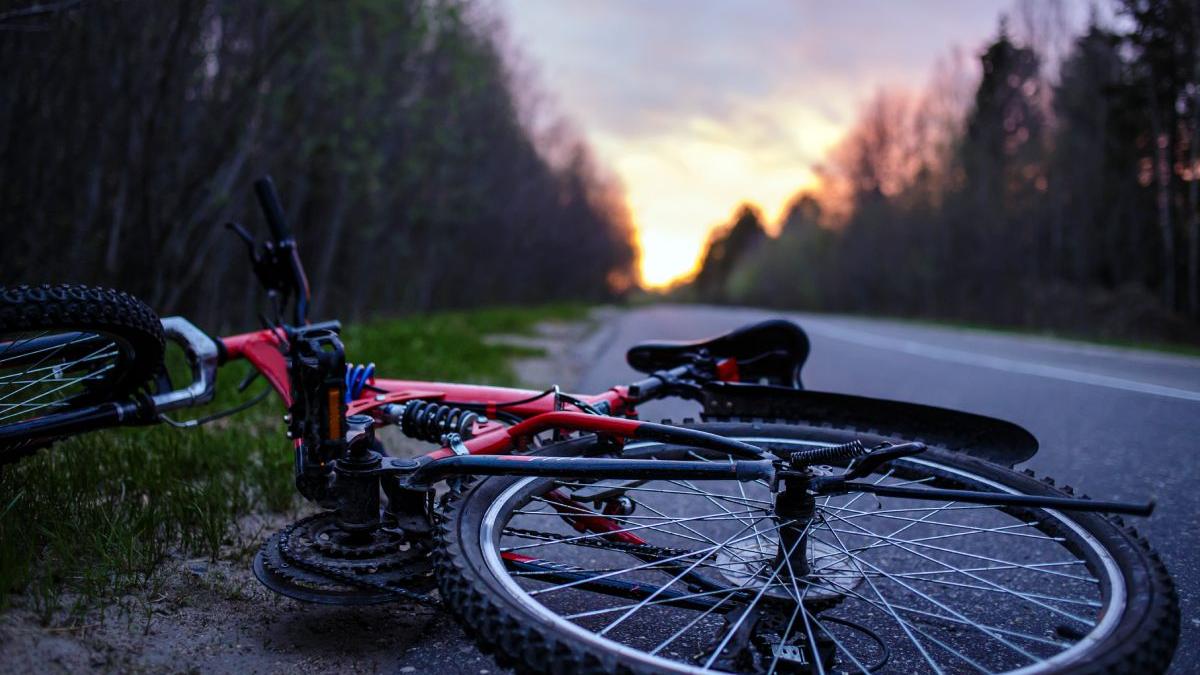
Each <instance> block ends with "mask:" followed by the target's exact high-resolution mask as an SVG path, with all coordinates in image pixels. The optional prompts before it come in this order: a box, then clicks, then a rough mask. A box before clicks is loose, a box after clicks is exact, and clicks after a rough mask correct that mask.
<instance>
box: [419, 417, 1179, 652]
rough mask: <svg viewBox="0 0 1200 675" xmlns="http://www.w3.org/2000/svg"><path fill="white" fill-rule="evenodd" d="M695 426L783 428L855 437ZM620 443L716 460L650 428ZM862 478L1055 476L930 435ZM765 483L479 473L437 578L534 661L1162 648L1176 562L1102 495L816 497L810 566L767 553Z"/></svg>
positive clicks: (487, 637) (752, 439) (800, 442)
mask: <svg viewBox="0 0 1200 675" xmlns="http://www.w3.org/2000/svg"><path fill="white" fill-rule="evenodd" d="M699 428H702V429H704V430H706V431H712V432H715V433H720V434H722V435H726V436H731V437H735V438H738V439H739V440H743V441H745V442H748V443H753V444H757V445H760V447H761V446H764V445H767V446H771V447H774V448H779V449H796V450H798V449H803V448H805V447H814V446H823V445H830V444H836V443H841V442H845V441H847V440H849V439H850V438H851V437H850V436H849V435H847V434H845V433H842V432H838V431H834V430H828V429H816V428H810V427H802V426H793V425H767V424H715V425H700V426H699ZM591 442H592V441H590V440H588V439H579V440H574V441H567V442H565V443H561V444H557V445H554V446H548V447H547V448H546V449H545V450H544V451H545V452H555V453H562V454H576V453H579V452H583V451H586V450H588V449H589V448H588V445H589V444H590V443H591ZM626 455H627V456H634V457H641V458H644V459H646V460H648V461H653V460H654V459H656V458H659V459H692V460H695V461H728V459H729V458H728V457H726V456H722V455H719V454H716V453H712V452H708V451H699V450H696V449H693V448H687V447H680V446H673V445H665V444H661V443H638V444H636V445H632V444H631V445H629V446H627V448H626ZM869 480H870V481H871V482H875V483H878V484H884V485H924V486H930V487H942V488H951V489H968V490H982V491H993V492H998V493H1010V494H1026V495H1054V496H1062V495H1063V492H1061V491H1059V490H1056V489H1055V488H1054V487H1053V486H1052V485H1051V484H1047V483H1046V482H1043V481H1038V480H1036V479H1034V478H1033V477H1032V476H1031V475H1025V474H1020V473H1016V472H1013V471H1010V470H1007V469H1005V468H1003V467H1000V466H997V465H994V464H991V463H988V462H984V461H980V460H976V459H973V458H970V457H967V456H964V455H962V454H958V453H951V452H948V451H944V450H937V449H930V450H929V451H927V452H926V453H924V454H922V455H919V456H915V457H910V458H905V459H902V460H896V461H893V462H891V463H890V464H887V465H885V466H884V467H882V468H881V469H880V470H879V471H878V472H877V473H876V474H875V475H873V476H871V477H870V478H869ZM774 500H775V495H774V493H773V492H772V490H771V488H770V486H768V485H766V484H764V483H744V484H743V483H737V482H730V483H721V482H693V481H687V480H664V481H650V482H631V481H600V482H591V483H589V482H586V481H582V480H562V479H546V478H534V477H518V478H512V477H495V478H488V479H486V480H482V481H480V482H478V483H475V484H474V485H472V486H469V487H468V488H466V489H465V490H464V491H463V492H462V493H461V494H460V495H459V496H458V497H456V498H455V499H453V500H452V501H451V503H450V505H449V506H448V510H447V513H446V514H445V516H446V518H445V520H444V522H443V525H442V528H441V531H440V545H439V550H438V572H439V576H440V579H441V584H442V593H443V595H444V597H445V599H446V600H447V601H448V602H449V603H450V605H451V606H452V607H453V608H454V609H455V610H456V612H457V613H458V615H459V616H460V618H461V619H462V620H463V621H464V622H465V623H466V624H467V625H468V626H469V627H470V628H471V629H473V631H472V632H474V634H475V635H476V636H477V637H478V638H479V639H480V640H481V641H483V642H484V643H486V644H488V646H490V647H492V648H494V649H496V651H497V652H498V653H499V654H501V655H502V656H503V657H504V658H505V659H508V660H512V661H515V662H517V663H519V664H521V665H522V666H524V667H526V668H529V669H531V670H535V671H545V672H566V671H595V672H614V671H619V670H630V671H634V672H694V671H704V670H717V671H731V672H813V673H817V672H844V671H848V672H895V673H917V672H931V673H950V672H985V673H993V672H1030V673H1032V672H1038V673H1059V672H1093V671H1094V672H1132V671H1136V672H1151V671H1158V670H1162V669H1165V668H1166V666H1167V664H1168V663H1169V662H1170V658H1171V655H1172V653H1173V651H1174V646H1175V641H1176V639H1177V634H1178V608H1177V601H1176V598H1175V591H1174V587H1173V585H1172V583H1171V580H1170V578H1169V577H1168V576H1167V573H1166V571H1165V569H1164V568H1163V566H1162V564H1161V562H1160V561H1159V560H1158V558H1157V556H1156V555H1155V554H1154V553H1153V552H1152V551H1150V549H1149V548H1148V547H1147V545H1146V543H1145V541H1144V540H1141V539H1139V538H1138V537H1137V536H1136V535H1135V534H1133V533H1132V532H1131V531H1130V530H1128V529H1126V528H1125V527H1123V526H1122V525H1120V524H1119V523H1118V522H1117V521H1114V520H1112V519H1109V518H1108V517H1106V516H1103V515H1100V514H1094V513H1068V512H1062V511H1055V510H1051V509H1037V508H1014V507H1001V506H989V505H980V504H961V503H955V502H945V501H937V502H933V501H926V500H916V499H910V498H905V499H901V498H890V497H879V498H877V497H875V496H874V495H871V494H866V493H852V494H848V495H840V496H837V497H832V498H825V497H822V498H819V499H818V500H817V506H816V511H815V513H814V514H813V517H812V518H811V520H810V521H809V525H808V527H807V538H806V540H805V545H806V546H807V560H808V565H809V569H808V570H800V571H797V570H796V569H795V568H794V567H793V566H792V564H791V562H790V560H792V559H794V557H789V556H786V555H780V547H781V544H780V540H781V537H780V535H779V532H780V531H781V528H782V527H784V526H786V525H787V524H788V523H786V522H784V520H785V518H784V517H782V516H780V515H779V514H778V513H776V511H775V508H774ZM784 541H785V542H786V541H788V540H787V539H786V538H785V539H784ZM795 545H798V544H793V546H795Z"/></svg>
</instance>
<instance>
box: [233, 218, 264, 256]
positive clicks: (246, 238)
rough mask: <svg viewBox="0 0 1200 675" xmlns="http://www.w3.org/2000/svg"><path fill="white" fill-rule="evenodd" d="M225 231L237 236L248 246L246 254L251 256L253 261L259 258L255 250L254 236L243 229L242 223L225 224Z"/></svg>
mask: <svg viewBox="0 0 1200 675" xmlns="http://www.w3.org/2000/svg"><path fill="white" fill-rule="evenodd" d="M225 229H227V230H229V231H230V232H232V233H234V234H236V235H237V236H238V237H239V238H240V239H241V240H242V242H243V243H245V244H246V252H247V253H249V254H250V259H251V260H252V261H253V260H254V259H255V258H257V257H258V256H257V253H256V252H255V250H254V235H252V234H250V231H249V230H247V229H246V228H245V227H243V226H242V224H241V223H235V222H233V221H230V222H228V223H225Z"/></svg>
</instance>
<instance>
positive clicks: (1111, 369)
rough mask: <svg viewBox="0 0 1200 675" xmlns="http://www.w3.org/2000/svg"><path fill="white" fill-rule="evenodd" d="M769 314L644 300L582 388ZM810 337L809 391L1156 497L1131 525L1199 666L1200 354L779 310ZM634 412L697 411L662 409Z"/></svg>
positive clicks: (1098, 488)
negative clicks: (1003, 439) (986, 430)
mask: <svg viewBox="0 0 1200 675" xmlns="http://www.w3.org/2000/svg"><path fill="white" fill-rule="evenodd" d="M769 316H779V314H772V313H768V312H764V311H758V310H749V309H730V308H710V307H697V306H654V307H648V308H643V309H638V310H635V311H631V312H628V313H625V314H622V315H620V316H619V317H617V318H616V319H615V320H614V321H612V322H611V323H610V324H609V325H608V326H606V327H605V328H604V329H603V330H601V331H600V332H599V333H598V334H596V335H595V336H594V337H593V338H592V340H591V343H590V344H589V345H586V346H585V347H586V351H587V352H588V354H589V360H590V361H591V363H590V365H589V366H588V367H587V368H586V369H585V370H584V373H583V376H582V377H581V378H580V381H579V382H577V383H575V384H576V385H577V386H578V390H580V391H598V390H601V389H604V388H606V387H608V386H611V385H612V384H615V383H619V382H625V381H629V380H631V379H632V378H633V376H634V373H633V371H632V370H631V369H630V368H629V367H628V366H626V365H625V362H624V351H625V349H626V348H628V347H629V346H630V345H632V344H634V343H636V342H638V341H640V340H645V339H655V338H658V339H695V338H701V337H706V336H710V335H715V334H719V333H722V332H724V331H726V330H729V329H732V328H735V327H737V326H739V325H741V324H744V323H747V322H751V321H756V320H759V319H763V318H767V317H769ZM784 316H785V317H786V318H791V319H793V320H796V321H798V322H799V323H800V324H801V325H802V326H803V327H804V328H805V329H806V330H807V331H808V333H809V336H810V338H811V340H812V345H813V349H812V354H811V356H810V357H809V360H808V364H807V366H806V367H805V369H804V382H805V386H806V387H808V388H810V389H817V390H825V391H833V392H842V393H852V394H858V395H864V396H874V397H880V398H890V399H898V400H903V401H911V402H915V403H924V404H931V405H938V406H944V407H948V408H954V409H958V410H964V411H969V412H974V413H979V414H983V415H991V416H994V417H999V418H1002V419H1006V420H1009V421H1012V422H1015V423H1017V424H1020V425H1022V426H1024V427H1025V428H1027V429H1029V430H1030V431H1031V432H1032V433H1033V434H1034V435H1035V436H1036V437H1037V438H1038V440H1039V442H1040V444H1041V451H1040V452H1039V453H1038V454H1037V456H1036V457H1034V458H1033V459H1032V460H1031V461H1030V462H1029V463H1028V466H1029V467H1030V468H1033V469H1034V470H1036V471H1037V472H1038V473H1039V474H1043V475H1050V476H1053V477H1055V478H1056V479H1058V480H1059V482H1060V483H1068V484H1071V485H1073V486H1074V487H1075V488H1076V489H1077V490H1079V491H1082V492H1084V493H1086V494H1089V495H1091V496H1093V497H1095V498H1107V499H1129V500H1144V499H1146V498H1150V497H1152V498H1154V499H1156V500H1157V502H1158V509H1157V511H1156V512H1155V514H1154V516H1152V517H1151V518H1149V519H1145V520H1144V521H1142V522H1140V523H1138V524H1137V527H1138V529H1139V530H1140V531H1142V532H1143V533H1144V534H1146V535H1147V536H1148V537H1149V538H1150V541H1151V543H1152V544H1153V546H1154V547H1155V548H1157V549H1158V551H1159V552H1160V553H1161V554H1162V557H1163V559H1164V561H1165V562H1166V564H1167V566H1168V568H1169V569H1170V571H1171V574H1172V575H1173V577H1174V578H1175V580H1176V584H1177V586H1178V588H1179V595H1180V602H1181V607H1182V613H1183V633H1182V637H1181V640H1180V648H1179V650H1178V652H1177V653H1176V656H1175V661H1174V664H1173V668H1172V672H1179V673H1185V672H1197V670H1200V644H1198V643H1200V547H1198V545H1197V544H1198V537H1197V532H1198V531H1200V490H1197V489H1196V486H1195V483H1196V481H1197V479H1200V472H1198V471H1197V466H1198V464H1200V460H1198V459H1197V457H1196V456H1197V453H1200V359H1197V358H1188V357H1180V356H1173V355H1165V354H1159V353H1153V352H1144V351H1134V350H1126V349H1115V348H1105V347H1094V346H1086V345H1080V344H1076V343H1068V342H1062V341H1056V340H1047V339H1042V338H1035V337H1027V336H1017V335H1009V334H998V333H985V332H979V331H968V330H960V329H951V328H938V327H929V326H923V325H912V324H907V323H901V322H894V321H878V320H867V319H859V318H849V317H834V316H826V315H803V314H791V315H784ZM644 412H645V414H644V418H646V419H654V418H655V417H669V418H674V419H676V420H678V419H681V418H684V417H691V416H698V408H697V407H696V406H695V405H693V404H690V403H686V402H682V403H673V402H661V403H655V404H652V405H651V406H646V407H645V408H644Z"/></svg>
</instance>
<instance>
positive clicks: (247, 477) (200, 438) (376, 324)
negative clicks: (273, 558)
mask: <svg viewBox="0 0 1200 675" xmlns="http://www.w3.org/2000/svg"><path fill="white" fill-rule="evenodd" d="M586 315H587V309H586V308H585V307H582V306H576V305H558V306H550V307H542V308H519V309H504V308H501V309H485V310H477V311H467V312H448V313H440V314H432V315H424V316H409V317H404V318H400V319H389V320H378V321H371V322H368V323H364V324H358V325H351V326H347V327H346V329H345V331H344V338H345V343H346V354H347V360H348V361H351V362H355V363H366V362H369V361H374V362H375V363H376V365H377V367H378V368H379V371H380V373H381V374H383V375H386V376H388V377H397V378H413V379H439V380H447V381H453V380H462V381H472V382H481V383H490V384H501V385H504V384H513V383H514V382H515V380H516V377H515V374H514V373H513V371H512V369H511V368H510V367H509V360H510V359H512V358H513V357H514V356H534V355H537V354H539V352H538V350H533V349H528V348H517V347H511V346H505V345H493V344H488V343H486V342H485V341H484V337H485V336H486V335H493V334H498V333H508V334H529V333H531V332H532V331H533V327H534V326H535V325H536V324H537V323H538V322H540V321H544V320H580V319H583V318H585V317H586ZM169 356H170V357H171V358H169V361H168V363H169V365H170V366H171V371H172V373H176V372H180V369H181V366H182V363H181V357H180V356H179V355H174V356H171V355H169ZM247 367H248V366H247V365H245V364H234V365H231V366H230V367H228V368H227V369H226V370H225V371H223V372H222V373H221V375H220V377H219V378H218V394H217V399H216V401H214V402H213V403H212V404H210V405H208V406H205V407H204V408H203V409H196V410H193V411H186V412H185V413H183V414H189V415H196V416H199V415H203V414H207V413H211V412H215V411H217V410H220V409H222V408H225V407H228V406H229V405H231V404H233V403H236V402H237V401H240V400H245V399H246V398H248V397H249V396H250V395H252V394H253V392H254V391H257V390H258V388H259V387H262V386H265V385H264V384H263V383H262V382H261V381H260V382H257V383H255V384H254V385H252V386H251V387H250V390H249V391H247V392H245V393H239V392H237V391H236V385H237V383H238V382H239V381H240V380H241V379H242V376H243V375H244V373H245V372H246V371H245V370H244V369H245V368H247ZM281 414H282V411H281V406H280V402H279V400H278V398H276V397H275V396H273V395H272V396H271V397H269V398H268V399H267V401H265V402H264V403H262V404H260V405H259V406H257V407H255V408H253V409H251V410H249V411H247V412H244V413H242V414H240V415H238V416H236V417H233V418H228V419H225V420H220V421H218V422H215V423H213V424H210V425H207V426H205V427H201V428H198V429H190V430H180V429H174V428H170V427H166V426H155V427H147V428H138V429H120V430H112V431H104V432H97V433H92V434H88V435H86V436H81V437H77V438H74V439H70V440H67V441H63V442H61V443H59V444H57V445H55V446H53V447H52V448H50V449H47V450H41V451H39V452H38V453H37V455H35V456H33V457H30V458H28V459H25V460H23V461H21V462H20V463H18V464H15V465H10V466H6V467H0V606H6V605H8V604H9V603H11V602H12V601H13V599H14V598H15V597H22V598H26V599H27V601H28V602H29V603H30V604H31V606H32V607H34V608H35V609H36V610H37V611H39V612H40V614H41V616H42V618H43V621H44V622H47V623H48V622H51V621H52V620H53V619H54V617H55V616H57V615H58V614H59V613H60V612H61V611H62V610H67V611H68V614H69V615H77V614H80V613H82V612H85V611H87V610H89V609H91V608H93V607H95V606H96V604H97V603H98V602H99V601H102V600H103V599H105V598H113V597H119V596H120V595H123V594H125V593H127V592H130V591H131V590H133V589H143V588H150V589H153V588H154V586H155V584H156V583H158V579H159V573H160V571H161V570H162V568H163V564H164V563H166V562H167V561H170V560H178V559H180V558H185V559H186V558H189V557H205V558H209V559H213V560H215V559H218V558H224V559H237V560H246V559H248V558H249V556H250V555H251V554H252V553H253V552H254V550H255V547H256V545H257V543H258V542H259V541H260V540H261V538H262V536H263V535H264V533H262V532H259V531H245V530H244V529H242V528H241V527H240V526H239V524H238V523H239V520H240V519H242V517H243V516H246V515H247V514H250V513H255V512H276V513H277V512H289V511H291V510H294V509H296V508H297V507H298V506H299V503H298V501H297V500H296V498H295V497H294V496H293V487H292V457H291V447H290V445H289V443H288V442H287V441H286V439H285V438H284V436H283V428H282V423H281V422H280V421H279V419H280V415H281Z"/></svg>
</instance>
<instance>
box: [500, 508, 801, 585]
mask: <svg viewBox="0 0 1200 675" xmlns="http://www.w3.org/2000/svg"><path fill="white" fill-rule="evenodd" d="M791 523H792V521H788V522H787V523H781V524H780V525H777V526H775V527H774V528H772V529H779V528H780V527H785V526H787V525H790V524H791ZM752 536H754V535H747V536H744V537H742V538H741V539H735V540H734V542H733V543H736V542H738V541H742V540H744V539H749V538H750V537H752ZM719 548H721V545H720V544H717V545H715V546H710V547H708V548H705V549H700V550H698V551H687V552H685V553H680V554H679V555H674V556H671V557H669V558H663V559H662V560H656V561H654V562H651V563H643V564H641V565H635V566H633V567H629V568H626V569H624V570H620V571H618V572H609V573H606V574H602V575H600V576H597V577H595V578H593V579H588V581H596V580H599V579H606V578H608V577H613V576H617V575H619V574H626V573H628V572H636V571H638V570H641V569H645V568H647V567H650V566H651V565H658V564H661V563H665V562H672V561H675V560H682V559H684V558H690V557H691V556H694V555H702V554H704V553H707V552H709V551H715V550H716V549H719ZM508 550H515V549H508ZM580 583H584V582H583V581H577V582H571V583H568V584H560V585H558V586H551V587H549V588H539V589H537V590H535V591H530V592H529V594H530V595H541V594H543V593H550V592H553V591H559V590H563V589H565V588H570V587H572V586H576V585H578V584H580Z"/></svg>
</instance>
